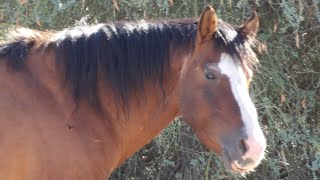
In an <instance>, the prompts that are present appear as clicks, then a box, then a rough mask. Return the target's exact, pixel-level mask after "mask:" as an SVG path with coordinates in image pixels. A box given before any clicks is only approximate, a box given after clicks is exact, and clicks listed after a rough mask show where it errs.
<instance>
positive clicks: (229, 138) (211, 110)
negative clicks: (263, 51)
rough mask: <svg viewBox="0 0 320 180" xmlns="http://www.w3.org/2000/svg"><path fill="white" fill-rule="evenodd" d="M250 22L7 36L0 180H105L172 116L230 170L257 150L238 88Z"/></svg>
mask: <svg viewBox="0 0 320 180" xmlns="http://www.w3.org/2000/svg"><path fill="white" fill-rule="evenodd" d="M258 25H259V19H258V16H257V14H256V13H255V12H253V13H252V15H251V17H250V18H249V19H248V20H247V21H246V22H245V23H243V24H242V25H241V26H237V27H236V26H231V25H229V24H227V23H225V22H223V21H222V20H218V19H217V15H216V13H215V10H214V9H213V8H212V7H211V6H207V7H206V8H205V9H204V11H203V12H202V14H201V16H200V19H184V20H183V19H180V20H163V21H149V22H146V21H138V22H115V23H110V24H100V25H96V26H91V27H89V26H83V27H74V28H70V29H66V30H64V31H61V32H49V31H36V30H31V29H26V28H19V29H16V30H15V31H14V32H12V33H10V35H8V37H7V39H5V40H4V41H2V42H1V45H0V89H1V91H0V159H1V161H0V179H4V180H17V179H19V180H43V179H47V180H51V179H52V180H57V179H59V180H63V179H65V180H93V179H106V178H108V177H109V176H110V174H111V173H112V171H113V170H114V169H115V168H117V167H118V166H119V165H121V163H123V162H124V161H125V160H126V159H128V158H129V157H130V156H131V155H132V154H133V153H135V152H136V151H138V150H139V149H140V148H142V147H143V146H144V145H145V144H147V143H148V142H150V141H151V140H152V139H153V138H154V137H155V136H156V135H157V134H159V132H160V131H161V130H162V129H164V128H165V127H166V126H167V125H168V124H169V123H170V122H171V121H172V120H173V119H174V118H175V117H177V116H181V117H182V118H183V120H184V121H186V122H187V124H188V125H190V127H191V128H192V129H193V131H194V132H195V133H196V135H197V137H198V138H199V139H200V141H201V142H202V143H203V144H204V146H205V147H206V148H207V149H208V150H213V151H215V152H216V153H217V154H218V155H221V156H222V159H223V161H224V164H225V167H226V168H227V169H229V170H231V171H234V172H249V171H252V170H253V169H254V168H255V167H256V166H257V165H258V164H259V163H260V161H261V160H262V159H263V158H264V151H265V148H266V140H265V137H264V135H263V132H262V130H261V128H260V126H259V123H258V116H257V111H256V108H255V106H254V105H253V103H252V101H251V99H250V96H249V92H248V87H249V84H250V81H251V78H252V75H253V74H252V71H253V67H254V65H255V64H256V63H257V62H258V60H257V58H256V55H255V53H254V52H253V50H252V49H251V47H250V45H251V44H252V42H253V40H254V39H255V34H256V32H257V29H258Z"/></svg>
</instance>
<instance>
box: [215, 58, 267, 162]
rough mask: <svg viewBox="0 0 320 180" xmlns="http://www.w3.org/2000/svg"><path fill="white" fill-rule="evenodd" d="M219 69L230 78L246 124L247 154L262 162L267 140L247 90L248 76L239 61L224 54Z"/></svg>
mask: <svg viewBox="0 0 320 180" xmlns="http://www.w3.org/2000/svg"><path fill="white" fill-rule="evenodd" d="M218 67H219V69H220V71H221V73H222V74H224V75H226V76H227V77H228V78H229V81H230V83H231V84H230V86H231V90H232V93H233V96H234V98H235V100H236V101H237V104H238V105H239V108H240V112H241V118H242V121H243V123H244V128H245V129H244V130H245V132H246V133H247V135H248V143H249V148H248V152H247V153H248V154H249V153H251V155H252V156H255V158H257V160H258V161H260V160H261V159H262V158H263V156H264V153H261V152H262V151H261V148H263V151H264V149H265V146H266V139H265V137H264V135H263V133H262V130H261V128H260V126H259V122H258V115H257V110H256V108H255V106H254V105H253V103H252V101H251V98H250V96H249V92H248V90H247V81H246V76H245V74H244V72H243V69H242V66H241V64H240V62H239V61H238V60H235V59H234V58H233V57H232V56H230V55H228V54H226V53H223V54H221V57H220V61H219V63H218ZM251 144H257V145H258V146H259V147H261V148H259V147H257V145H252V146H255V147H250V145H251ZM250 148H251V149H250ZM258 149H260V150H258Z"/></svg>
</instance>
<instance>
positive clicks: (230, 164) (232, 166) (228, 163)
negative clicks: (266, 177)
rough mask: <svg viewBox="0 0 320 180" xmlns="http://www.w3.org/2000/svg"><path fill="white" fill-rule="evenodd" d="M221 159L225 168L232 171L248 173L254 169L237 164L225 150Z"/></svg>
mask: <svg viewBox="0 0 320 180" xmlns="http://www.w3.org/2000/svg"><path fill="white" fill-rule="evenodd" d="M222 159H223V164H224V166H225V168H226V169H227V170H229V171H231V172H233V173H249V172H253V171H254V170H253V169H245V168H242V167H241V165H239V164H238V163H237V161H235V160H232V159H231V158H230V156H229V155H228V153H227V152H225V151H224V152H223V156H222Z"/></svg>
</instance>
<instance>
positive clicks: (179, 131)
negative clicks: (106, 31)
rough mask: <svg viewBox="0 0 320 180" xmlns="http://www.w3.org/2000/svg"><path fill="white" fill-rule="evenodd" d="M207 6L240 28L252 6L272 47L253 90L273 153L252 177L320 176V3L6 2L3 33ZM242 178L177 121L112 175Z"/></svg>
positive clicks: (177, 13)
mask: <svg viewBox="0 0 320 180" xmlns="http://www.w3.org/2000/svg"><path fill="white" fill-rule="evenodd" d="M207 4H211V5H212V6H214V7H215V9H216V10H217V13H218V15H219V17H220V18H221V19H223V20H225V21H227V22H229V23H232V24H238V25H240V24H241V23H242V22H243V21H244V20H245V18H246V17H248V16H249V15H250V12H251V10H252V9H256V10H257V11H258V13H259V16H260V18H261V28H260V31H259V36H258V39H259V40H260V41H261V42H263V43H264V44H266V45H267V52H266V53H262V54H259V59H260V66H259V68H258V70H257V72H256V75H255V78H254V81H253V83H252V86H251V95H252V98H253V101H254V103H255V104H256V106H257V108H258V111H259V117H260V118H259V120H260V122H261V125H262V127H263V129H264V132H265V134H266V137H267V140H268V147H267V150H268V152H267V155H266V159H265V160H264V161H263V162H262V164H261V165H260V166H259V167H258V168H257V170H256V172H254V173H251V174H249V175H246V178H247V179H303V180H304V179H314V180H315V179H320V170H319V169H320V44H319V41H320V10H319V8H320V2H319V0H234V1H232V0H211V1H209V0H0V37H3V36H4V35H5V33H6V32H7V30H8V29H12V28H14V27H17V26H25V27H30V28H34V29H40V30H57V31H58V30H62V29H63V28H67V27H70V26H74V25H75V24H83V23H84V22H87V23H90V24H96V23H102V22H105V23H107V22H111V21H115V20H137V19H156V18H162V19H169V18H181V17H194V16H198V15H199V14H200V13H201V10H202V8H203V7H204V6H205V5H207ZM256 50H257V52H258V51H259V50H260V49H259V48H256ZM243 178H244V177H243V176H239V175H233V174H231V173H229V172H226V171H225V170H224V167H223V165H222V163H221V161H220V160H219V158H218V157H216V155H214V154H212V153H208V152H206V151H205V150H204V148H203V146H202V145H201V144H200V143H199V142H198V140H197V138H196V137H195V136H194V135H193V133H192V132H191V131H190V128H189V127H187V126H186V125H185V124H184V123H183V122H182V121H179V120H175V121H174V122H173V123H172V124H171V125H170V126H169V127H168V128H166V129H165V130H164V131H163V132H162V134H161V135H159V136H158V137H157V138H156V139H155V140H153V141H152V142H151V143H150V144H148V145H146V146H145V147H144V148H143V149H142V150H140V151H139V152H137V153H136V154H135V155H133V156H132V157H131V159H129V160H128V161H127V162H126V163H125V164H123V165H122V166H121V167H120V168H119V169H117V170H116V171H115V172H114V173H113V176H112V178H111V179H186V180H188V179H243Z"/></svg>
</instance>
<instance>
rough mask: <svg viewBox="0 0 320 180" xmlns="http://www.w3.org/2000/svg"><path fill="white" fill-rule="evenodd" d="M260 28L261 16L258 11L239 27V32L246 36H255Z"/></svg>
mask: <svg viewBox="0 0 320 180" xmlns="http://www.w3.org/2000/svg"><path fill="white" fill-rule="evenodd" d="M258 28H259V17H258V14H257V12H256V11H253V12H252V13H251V16H250V18H249V19H248V20H247V21H246V22H245V23H243V24H242V25H241V26H240V28H239V33H240V34H242V35H243V36H245V37H254V36H255V35H256V34H257V31H258Z"/></svg>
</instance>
